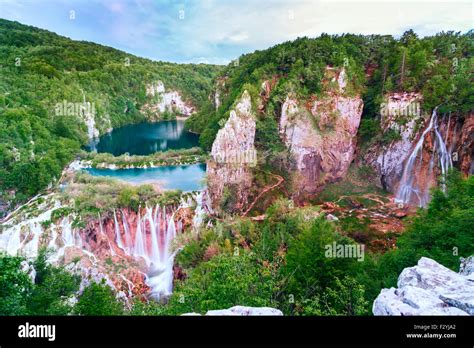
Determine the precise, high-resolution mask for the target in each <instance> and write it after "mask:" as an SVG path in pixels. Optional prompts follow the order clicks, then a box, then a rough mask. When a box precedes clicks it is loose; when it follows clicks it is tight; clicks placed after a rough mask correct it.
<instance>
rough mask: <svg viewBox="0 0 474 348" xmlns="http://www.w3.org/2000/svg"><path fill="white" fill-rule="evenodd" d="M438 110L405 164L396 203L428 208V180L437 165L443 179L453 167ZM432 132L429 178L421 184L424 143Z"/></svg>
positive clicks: (436, 108) (443, 186)
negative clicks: (439, 126) (416, 204)
mask: <svg viewBox="0 0 474 348" xmlns="http://www.w3.org/2000/svg"><path fill="white" fill-rule="evenodd" d="M437 110H438V107H435V108H434V110H433V113H432V115H431V118H430V122H429V124H428V127H427V128H426V129H425V130H424V132H423V133H422V135H421V137H420V139H419V140H418V142H417V143H416V145H415V147H414V149H413V151H412V153H411V154H410V156H409V157H408V160H407V161H406V163H405V167H404V169H403V175H402V179H401V181H400V184H399V187H398V191H397V195H396V198H395V200H396V202H402V203H411V202H417V203H418V205H419V206H420V207H424V206H426V204H427V203H428V201H429V187H428V186H429V185H427V184H426V180H427V179H429V177H430V176H431V175H432V173H433V172H434V167H435V164H438V166H439V168H440V170H441V176H442V177H443V178H444V177H445V175H446V173H447V172H448V170H449V169H450V168H452V166H453V162H452V159H451V154H450V152H449V151H448V149H447V146H446V140H447V134H446V137H445V139H444V140H443V137H442V136H441V133H440V132H439V128H438V115H437ZM448 127H449V121H448ZM448 129H449V128H448ZM430 132H433V133H434V140H433V144H434V148H433V151H432V155H431V158H430V160H429V162H428V163H429V165H428V173H427V178H423V180H425V182H422V183H420V182H418V180H417V178H419V179H420V178H422V177H423V173H422V169H423V168H422V165H423V143H424V141H425V137H426V136H427V135H428V134H430ZM435 159H437V163H435ZM423 180H421V181H423ZM423 183H424V185H423ZM442 189H443V190H444V189H445V185H444V183H443V184H442Z"/></svg>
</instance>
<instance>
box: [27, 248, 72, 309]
mask: <svg viewBox="0 0 474 348" xmlns="http://www.w3.org/2000/svg"><path fill="white" fill-rule="evenodd" d="M47 257H48V252H47V251H46V250H45V249H42V250H41V251H40V253H39V255H38V257H37V258H36V260H35V261H34V263H33V266H34V269H35V271H36V277H35V286H34V287H33V289H32V291H31V294H30V296H29V297H28V299H27V306H28V312H29V314H30V315H66V314H69V313H70V312H71V310H72V305H71V304H69V303H68V302H67V300H68V298H70V297H71V296H74V295H75V293H76V292H77V291H78V290H79V284H80V277H79V276H75V275H72V274H71V273H70V272H68V271H66V270H65V269H63V268H61V267H54V266H51V265H50V264H49V263H48V262H47Z"/></svg>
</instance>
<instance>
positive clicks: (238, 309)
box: [182, 306, 283, 316]
mask: <svg viewBox="0 0 474 348" xmlns="http://www.w3.org/2000/svg"><path fill="white" fill-rule="evenodd" d="M182 315H184V316H193V315H200V314H199V313H185V314H182ZM205 315H210V316H259V315H265V316H266V315H268V316H283V313H282V311H280V310H279V309H275V308H271V307H246V306H234V307H231V308H228V309H219V310H213V311H208V312H207V313H206V314H205Z"/></svg>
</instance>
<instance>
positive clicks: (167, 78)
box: [0, 19, 220, 203]
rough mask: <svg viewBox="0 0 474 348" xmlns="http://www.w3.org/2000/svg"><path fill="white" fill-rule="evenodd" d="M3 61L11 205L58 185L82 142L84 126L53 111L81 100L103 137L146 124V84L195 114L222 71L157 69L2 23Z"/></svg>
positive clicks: (2, 183)
mask: <svg viewBox="0 0 474 348" xmlns="http://www.w3.org/2000/svg"><path fill="white" fill-rule="evenodd" d="M0 62H1V66H0V69H1V79H0V139H1V143H0V190H1V195H0V199H1V200H3V201H4V202H12V203H17V202H22V201H24V200H25V199H26V198H28V197H31V196H32V195H34V194H36V193H38V192H39V191H40V190H41V189H44V188H45V187H46V186H47V185H48V184H50V183H51V182H52V181H53V180H54V179H55V178H56V179H57V178H59V176H60V174H61V171H62V169H63V167H64V166H65V165H66V164H67V163H68V162H70V161H71V160H72V159H73V157H74V155H75V154H77V153H78V151H79V149H80V148H81V146H83V145H85V144H86V143H87V128H86V125H85V122H84V120H82V119H81V118H80V117H73V116H68V117H65V116H58V115H56V114H55V105H56V104H58V103H63V101H64V100H66V101H67V102H72V103H82V102H83V98H84V97H85V99H86V100H87V102H90V103H93V104H94V107H95V111H96V125H97V128H98V129H99V131H100V132H101V133H104V132H105V131H106V130H107V129H108V128H110V127H114V128H115V127H119V126H121V125H125V124H130V123H136V122H140V121H144V120H145V119H146V116H145V115H144V114H143V113H142V112H140V108H141V106H142V105H143V104H144V103H146V102H147V101H148V100H147V96H146V93H145V84H146V83H150V82H156V81H158V80H161V81H162V82H163V83H164V85H165V88H167V89H175V90H178V91H180V93H181V94H182V95H183V97H184V98H185V99H187V100H189V101H191V102H192V103H193V105H195V106H196V107H197V108H200V107H201V105H202V104H203V103H204V102H205V101H206V100H207V97H208V95H209V93H210V89H211V87H212V79H213V77H214V76H215V74H216V73H217V72H218V71H219V69H220V68H219V67H218V66H213V65H205V64H199V65H194V64H173V63H164V62H154V61H151V60H148V59H144V58H139V57H136V56H133V55H130V54H127V53H125V52H121V51H119V50H116V49H113V48H110V47H105V46H101V45H98V44H95V43H91V42H83V41H73V40H70V39H68V38H65V37H62V36H59V35H56V34H54V33H51V32H49V31H46V30H42V29H37V28H34V27H30V26H26V25H22V24H19V23H17V22H11V21H7V20H4V19H0Z"/></svg>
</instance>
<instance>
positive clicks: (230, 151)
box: [207, 91, 256, 210]
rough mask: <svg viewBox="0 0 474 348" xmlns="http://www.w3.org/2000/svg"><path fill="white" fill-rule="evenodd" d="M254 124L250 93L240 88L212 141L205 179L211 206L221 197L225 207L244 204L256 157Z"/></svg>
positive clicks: (246, 201) (215, 206)
mask: <svg viewBox="0 0 474 348" xmlns="http://www.w3.org/2000/svg"><path fill="white" fill-rule="evenodd" d="M255 127H256V124H255V116H254V113H253V111H252V103H251V99H250V95H249V93H248V92H247V91H244V93H243V94H242V96H241V98H240V99H239V100H238V102H237V104H236V106H235V108H234V109H233V110H231V112H230V117H229V119H228V120H227V122H226V123H225V125H224V127H223V128H222V129H220V130H219V132H218V133H217V136H216V139H215V140H214V143H213V144H212V151H211V159H210V160H209V161H208V163H207V179H208V192H209V196H210V199H211V202H212V206H213V208H218V207H219V205H220V204H223V203H224V201H225V200H227V201H228V203H229V204H228V208H229V209H234V210H242V209H243V208H244V207H245V206H246V205H247V203H248V197H249V191H250V188H251V187H252V178H253V176H252V170H251V169H252V166H254V165H255V159H256V151H255V146H254V141H255Z"/></svg>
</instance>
